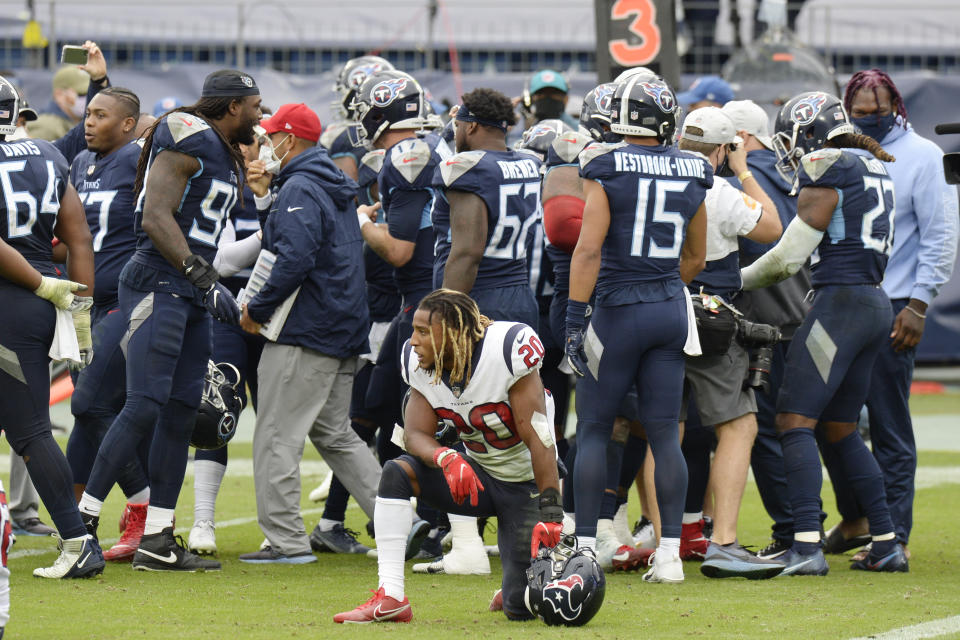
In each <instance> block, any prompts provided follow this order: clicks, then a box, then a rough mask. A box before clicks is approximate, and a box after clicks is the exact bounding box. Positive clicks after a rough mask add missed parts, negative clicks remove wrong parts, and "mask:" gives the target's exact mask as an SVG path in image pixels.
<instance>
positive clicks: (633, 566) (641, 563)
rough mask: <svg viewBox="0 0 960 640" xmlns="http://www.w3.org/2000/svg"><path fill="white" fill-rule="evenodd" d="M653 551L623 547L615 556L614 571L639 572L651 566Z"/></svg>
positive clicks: (628, 546)
mask: <svg viewBox="0 0 960 640" xmlns="http://www.w3.org/2000/svg"><path fill="white" fill-rule="evenodd" d="M652 555H653V549H636V548H634V547H631V546H630V545H627V544H625V545H621V546H620V548H618V549H617V552H616V553H614V554H613V570H614V571H637V570H638V569H646V568H647V567H649V566H650V556H652Z"/></svg>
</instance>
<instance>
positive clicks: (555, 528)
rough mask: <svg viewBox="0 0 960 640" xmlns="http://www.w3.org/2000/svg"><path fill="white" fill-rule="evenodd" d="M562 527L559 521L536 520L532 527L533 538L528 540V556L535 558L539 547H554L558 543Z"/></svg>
mask: <svg viewBox="0 0 960 640" xmlns="http://www.w3.org/2000/svg"><path fill="white" fill-rule="evenodd" d="M562 528H563V525H561V524H560V523H559V522H538V523H537V526H535V527H534V528H533V538H532V539H531V540H530V557H531V558H536V557H537V552H538V551H540V547H541V546H544V547H555V546H557V545H558V544H560V530H561V529H562Z"/></svg>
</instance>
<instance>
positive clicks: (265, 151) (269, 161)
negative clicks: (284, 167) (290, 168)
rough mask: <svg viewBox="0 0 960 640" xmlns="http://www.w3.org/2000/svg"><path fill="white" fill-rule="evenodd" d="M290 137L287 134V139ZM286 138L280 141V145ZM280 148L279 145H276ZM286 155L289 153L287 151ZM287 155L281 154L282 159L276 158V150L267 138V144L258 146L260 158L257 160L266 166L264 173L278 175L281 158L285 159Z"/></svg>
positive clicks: (281, 162)
mask: <svg viewBox="0 0 960 640" xmlns="http://www.w3.org/2000/svg"><path fill="white" fill-rule="evenodd" d="M289 137H290V134H287V138H289ZM287 138H284V139H283V140H281V141H280V144H283V143H284V142H286V140H287ZM277 146H280V145H277ZM287 153H290V150H289V149H287ZM287 153H285V154H283V157H279V158H278V157H277V150H276V147H274V146H273V145H272V144H271V143H270V142H269V138H267V142H265V143H264V144H261V145H260V156H259V159H260V160H262V161H263V163H264V164H265V165H266V167H265V169H264V170H265V171H266V172H267V173H269V174H272V175H277V174H278V173H280V165H281V164H283V158H286V157H287Z"/></svg>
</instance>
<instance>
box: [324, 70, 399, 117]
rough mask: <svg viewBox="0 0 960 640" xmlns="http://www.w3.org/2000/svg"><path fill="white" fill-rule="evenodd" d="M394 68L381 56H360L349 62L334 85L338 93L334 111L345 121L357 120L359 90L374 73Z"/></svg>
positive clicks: (338, 75)
mask: <svg viewBox="0 0 960 640" xmlns="http://www.w3.org/2000/svg"><path fill="white" fill-rule="evenodd" d="M393 68H394V66H393V65H392V64H390V61H389V60H386V59H384V58H381V57H380V56H360V57H359V58H353V59H352V60H347V62H346V64H344V65H343V67H342V68H341V69H340V73H338V74H337V80H336V82H334V83H333V90H334V91H335V92H336V93H337V99H336V100H335V101H334V102H333V108H334V111H335V112H336V113H337V114H339V116H340V117H341V118H343V119H345V120H356V118H357V116H356V113H354V111H353V100H354V98H355V97H356V94H357V89H359V88H360V85H362V84H363V81H364V80H366V79H367V76H369V75H370V74H372V73H376V72H378V71H389V70H392V69H393Z"/></svg>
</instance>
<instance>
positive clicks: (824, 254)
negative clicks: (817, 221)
mask: <svg viewBox="0 0 960 640" xmlns="http://www.w3.org/2000/svg"><path fill="white" fill-rule="evenodd" d="M797 179H798V181H799V188H800V189H802V188H803V187H826V188H831V187H832V188H833V189H835V190H836V191H837V195H838V196H839V200H838V202H837V208H836V209H835V210H834V211H833V217H832V218H831V219H830V225H829V226H828V227H827V232H826V233H825V234H824V235H823V239H822V240H821V241H820V245H819V246H818V247H817V250H816V251H815V252H814V254H813V256H811V259H810V264H811V281H812V283H813V286H814V288H816V287H822V286H824V285H827V284H880V282H881V281H882V280H883V272H884V270H885V269H886V268H887V259H888V258H889V257H890V247H891V246H892V245H893V215H894V194H893V179H892V178H890V176H889V175H888V174H887V170H886V168H885V167H884V166H883V162H881V161H880V160H877V159H876V158H873V157H869V158H868V157H865V156H860V155H857V154H855V153H851V152H849V151H844V150H842V149H821V150H819V151H813V152H811V153H808V154H807V155H805V156H803V158H802V160H801V161H800V170H799V171H798V172H797Z"/></svg>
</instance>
